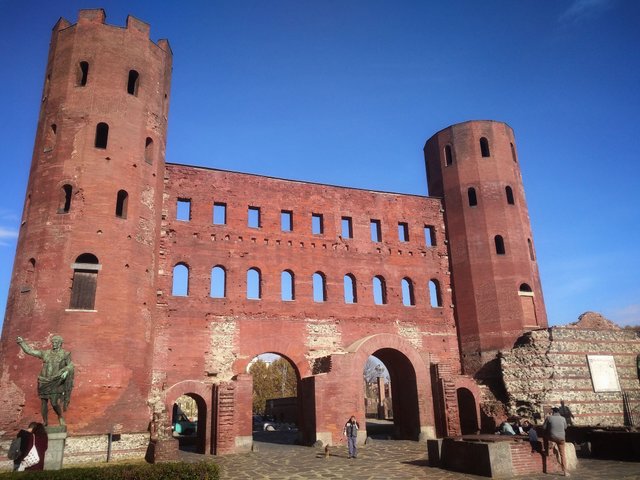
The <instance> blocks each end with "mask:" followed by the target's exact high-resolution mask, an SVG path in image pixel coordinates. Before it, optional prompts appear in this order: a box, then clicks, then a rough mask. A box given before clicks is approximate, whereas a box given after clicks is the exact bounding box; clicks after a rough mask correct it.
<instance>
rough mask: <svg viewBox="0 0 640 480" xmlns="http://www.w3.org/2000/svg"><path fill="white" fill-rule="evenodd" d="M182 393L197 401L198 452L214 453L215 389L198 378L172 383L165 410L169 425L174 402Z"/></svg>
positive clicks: (166, 394)
mask: <svg viewBox="0 0 640 480" xmlns="http://www.w3.org/2000/svg"><path fill="white" fill-rule="evenodd" d="M182 395H187V396H189V397H191V398H193V399H194V400H195V401H196V405H197V406H198V434H197V441H196V452H197V453H201V454H207V453H213V452H214V445H213V439H214V438H215V436H214V435H213V432H212V431H211V428H207V427H208V426H210V425H212V422H211V414H212V398H213V390H212V389H211V386H210V385H205V384H204V383H202V382H198V381H196V380H185V381H182V382H179V383H176V384H175V385H172V386H171V387H170V388H169V389H168V390H167V391H166V393H165V412H166V413H167V420H166V421H167V422H168V427H170V426H171V413H172V411H173V404H174V403H176V400H177V399H178V398H179V397H181V396H182Z"/></svg>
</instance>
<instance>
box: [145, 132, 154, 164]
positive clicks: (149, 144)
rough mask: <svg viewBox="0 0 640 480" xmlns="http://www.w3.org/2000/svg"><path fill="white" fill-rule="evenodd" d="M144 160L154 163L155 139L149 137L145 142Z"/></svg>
mask: <svg viewBox="0 0 640 480" xmlns="http://www.w3.org/2000/svg"><path fill="white" fill-rule="evenodd" d="M144 161H145V162H147V163H148V164H152V163H153V139H152V138H151V137H147V139H146V140H145V142H144Z"/></svg>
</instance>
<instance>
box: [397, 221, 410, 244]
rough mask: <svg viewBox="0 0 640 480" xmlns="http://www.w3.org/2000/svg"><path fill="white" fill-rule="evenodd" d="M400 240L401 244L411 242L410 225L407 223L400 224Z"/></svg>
mask: <svg viewBox="0 0 640 480" xmlns="http://www.w3.org/2000/svg"><path fill="white" fill-rule="evenodd" d="M398 240H400V241H401V242H408V241H409V224H408V223H406V222H398Z"/></svg>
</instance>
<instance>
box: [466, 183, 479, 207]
mask: <svg viewBox="0 0 640 480" xmlns="http://www.w3.org/2000/svg"><path fill="white" fill-rule="evenodd" d="M467 196H468V197H469V206H470V207H475V206H476V205H478V197H477V196H476V189H475V188H473V187H469V188H468V189H467Z"/></svg>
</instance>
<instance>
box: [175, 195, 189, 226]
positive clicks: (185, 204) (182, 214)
mask: <svg viewBox="0 0 640 480" xmlns="http://www.w3.org/2000/svg"><path fill="white" fill-rule="evenodd" d="M176 220H180V221H181V222H188V221H190V220H191V199H190V198H178V200H177V201H176Z"/></svg>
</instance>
